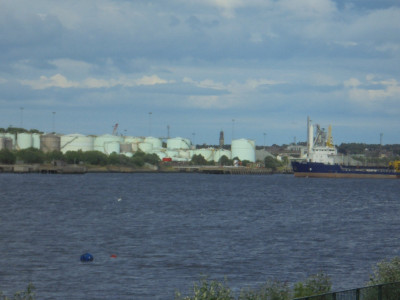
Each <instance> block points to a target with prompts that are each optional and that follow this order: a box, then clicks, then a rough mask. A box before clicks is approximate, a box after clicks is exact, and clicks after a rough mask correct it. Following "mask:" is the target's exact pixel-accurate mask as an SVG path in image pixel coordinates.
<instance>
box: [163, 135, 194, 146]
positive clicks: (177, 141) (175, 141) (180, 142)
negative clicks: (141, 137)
mask: <svg viewBox="0 0 400 300" xmlns="http://www.w3.org/2000/svg"><path fill="white" fill-rule="evenodd" d="M190 145H191V143H190V140H188V139H184V138H181V137H176V138H171V139H168V140H167V149H190Z"/></svg>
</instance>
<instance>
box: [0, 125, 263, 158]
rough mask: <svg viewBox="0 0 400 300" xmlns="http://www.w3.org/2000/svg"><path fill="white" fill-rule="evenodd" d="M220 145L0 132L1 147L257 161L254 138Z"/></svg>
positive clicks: (148, 139)
mask: <svg viewBox="0 0 400 300" xmlns="http://www.w3.org/2000/svg"><path fill="white" fill-rule="evenodd" d="M222 146H223V145H221V140H220V147H219V148H202V149H197V148H196V146H195V145H193V144H192V142H191V141H190V140H189V139H186V138H181V137H175V138H166V139H162V138H156V137H133V136H121V135H117V134H104V135H99V136H93V135H89V136H86V135H82V134H66V135H60V134H54V133H49V134H39V133H26V132H24V133H16V134H12V133H0V150H1V149H9V150H22V149H28V148H31V147H33V148H36V149H40V150H42V151H43V152H51V151H61V152H63V153H66V152H68V151H78V150H81V151H100V152H102V153H104V154H107V155H110V154H111V153H116V154H123V155H126V156H128V157H131V156H133V155H134V153H135V152H137V151H142V152H145V153H149V154H156V155H157V156H158V157H159V158H160V160H169V161H181V162H186V161H190V160H191V159H192V157H193V156H194V155H202V156H203V157H204V158H205V159H206V160H207V161H210V162H211V161H215V162H218V161H219V159H220V158H221V157H222V156H224V155H225V156H226V157H227V158H229V159H233V158H235V157H237V158H239V159H240V160H242V161H243V160H247V161H250V162H255V161H256V151H255V141H253V140H248V139H236V140H233V141H232V144H231V150H227V149H224V148H223V147H222Z"/></svg>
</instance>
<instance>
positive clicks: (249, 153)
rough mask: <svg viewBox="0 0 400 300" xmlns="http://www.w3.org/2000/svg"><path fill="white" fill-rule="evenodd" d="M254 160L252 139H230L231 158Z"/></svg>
mask: <svg viewBox="0 0 400 300" xmlns="http://www.w3.org/2000/svg"><path fill="white" fill-rule="evenodd" d="M235 157H238V158H239V159H240V160H248V161H250V162H255V161H256V144H255V142H254V141H253V140H247V139H238V140H233V141H232V158H235Z"/></svg>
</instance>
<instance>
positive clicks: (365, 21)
mask: <svg viewBox="0 0 400 300" xmlns="http://www.w3.org/2000/svg"><path fill="white" fill-rule="evenodd" d="M399 29H400V2H399V1H398V0H380V1H375V0H374V1H372V0H353V1H347V0H230V1H228V0H169V1H161V0H154V1H151V0H135V1H129V0H86V1H75V0H69V1H64V2H59V1H49V0H38V1H27V0H18V1H15V0H0V127H3V128H7V127H9V126H10V125H12V126H14V127H21V125H22V127H24V128H27V129H32V128H35V129H38V130H41V131H45V132H51V131H53V130H55V131H56V132H58V133H62V134H70V133H81V134H86V135H89V134H95V135H100V134H106V133H109V134H111V133H112V131H113V127H114V125H115V123H118V124H119V128H118V132H119V133H121V134H124V135H131V136H148V135H152V136H156V137H166V136H167V134H168V132H169V133H170V136H171V137H184V138H188V139H190V140H193V139H194V140H195V143H197V144H202V143H207V144H215V145H217V144H218V143H219V133H220V131H221V130H223V131H224V136H225V142H226V144H230V141H231V139H232V136H234V138H235V139H236V138H248V139H252V140H255V141H256V144H257V145H264V141H265V144H266V145H272V144H290V143H292V142H294V140H296V141H297V142H302V141H306V135H307V131H306V123H307V116H310V118H311V119H312V121H313V123H318V124H320V125H321V127H324V128H327V127H328V126H329V125H332V135H333V140H334V143H335V144H341V143H348V142H357V143H368V144H379V143H380V141H381V134H383V136H382V142H383V144H400V34H399ZM233 120H234V121H233ZM168 126H169V129H168Z"/></svg>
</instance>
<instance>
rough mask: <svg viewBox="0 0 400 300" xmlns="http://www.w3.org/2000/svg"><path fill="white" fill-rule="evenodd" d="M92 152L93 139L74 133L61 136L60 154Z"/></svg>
mask: <svg viewBox="0 0 400 300" xmlns="http://www.w3.org/2000/svg"><path fill="white" fill-rule="evenodd" d="M78 150H82V151H84V152H85V151H93V150H94V137H93V136H84V135H82V134H78V133H74V134H67V135H63V136H61V152H63V153H66V152H67V151H78Z"/></svg>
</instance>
